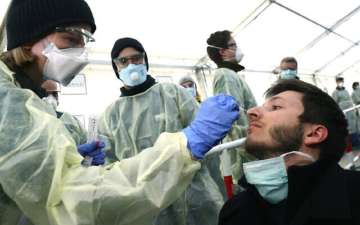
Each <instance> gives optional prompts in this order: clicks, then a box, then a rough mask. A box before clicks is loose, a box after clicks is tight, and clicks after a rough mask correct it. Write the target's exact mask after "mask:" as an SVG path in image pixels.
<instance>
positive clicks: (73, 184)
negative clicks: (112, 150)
mask: <svg viewBox="0 0 360 225" xmlns="http://www.w3.org/2000/svg"><path fill="white" fill-rule="evenodd" d="M1 73H3V71H1V70H0V96H1V104H0V130H1V132H0V139H1V142H0V185H1V187H2V189H3V192H4V193H5V195H7V196H8V197H9V199H10V200H11V201H13V202H15V203H16V205H17V207H18V208H19V209H20V210H21V211H22V213H23V214H24V215H25V216H26V217H27V218H28V219H30V220H31V221H32V223H34V224H36V225H48V224H52V225H57V224H59V225H60V224H67V225H72V224H74V225H75V224H76V225H80V224H87V225H89V224H140V225H141V224H147V223H148V222H149V221H151V218H152V217H154V216H155V215H156V214H157V213H158V212H159V210H160V209H161V208H165V207H167V206H168V205H170V204H171V203H172V201H174V200H175V199H177V198H178V197H179V195H180V194H181V193H182V192H183V191H184V190H185V189H186V187H187V185H188V184H189V183H190V182H191V180H192V177H193V175H194V173H195V172H196V171H197V170H198V169H199V168H200V164H199V162H196V161H193V160H192V159H191V157H190V154H189V152H188V149H187V148H186V142H187V140H186V138H185V136H184V135H183V134H182V133H174V134H170V133H164V134H162V135H161V136H160V137H159V138H158V140H157V142H156V143H155V145H154V146H153V147H152V148H149V149H146V150H144V151H143V152H142V153H140V154H138V155H137V156H135V157H132V158H129V159H125V160H122V161H121V162H116V163H114V164H110V165H109V166H107V167H88V168H84V167H82V166H81V165H80V162H81V160H82V158H81V156H80V155H79V154H78V153H77V150H76V145H75V142H74V140H73V139H72V138H71V136H70V134H69V132H67V131H66V128H65V127H64V125H63V123H62V122H61V121H60V120H58V119H57V118H56V117H55V116H53V114H51V113H49V112H47V111H46V110H47V108H48V107H46V106H45V105H44V104H45V103H43V102H42V101H41V100H40V99H39V98H38V97H37V96H36V95H34V94H33V93H32V92H31V91H29V90H24V89H20V88H18V87H16V86H15V85H14V84H13V83H12V82H11V81H10V79H9V77H7V78H6V77H5V75H4V74H1ZM4 77H5V78H4ZM0 190H1V189H0ZM11 205H12V206H13V205H14V204H11ZM5 216H6V215H5Z"/></svg>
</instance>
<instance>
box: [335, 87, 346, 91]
mask: <svg viewBox="0 0 360 225" xmlns="http://www.w3.org/2000/svg"><path fill="white" fill-rule="evenodd" d="M336 90H338V91H342V90H345V87H336Z"/></svg>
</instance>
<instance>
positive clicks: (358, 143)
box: [350, 132, 360, 148]
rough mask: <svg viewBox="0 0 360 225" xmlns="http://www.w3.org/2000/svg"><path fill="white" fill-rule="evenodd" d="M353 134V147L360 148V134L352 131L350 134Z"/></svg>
mask: <svg viewBox="0 0 360 225" xmlns="http://www.w3.org/2000/svg"><path fill="white" fill-rule="evenodd" d="M350 136H351V145H352V147H353V148H358V147H360V136H359V134H358V133H357V132H356V133H352V134H350Z"/></svg>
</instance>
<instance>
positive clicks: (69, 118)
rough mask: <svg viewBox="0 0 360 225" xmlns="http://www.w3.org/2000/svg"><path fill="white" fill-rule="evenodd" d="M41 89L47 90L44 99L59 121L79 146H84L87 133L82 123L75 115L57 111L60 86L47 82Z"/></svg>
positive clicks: (53, 82) (54, 82)
mask: <svg viewBox="0 0 360 225" xmlns="http://www.w3.org/2000/svg"><path fill="white" fill-rule="evenodd" d="M41 87H42V88H43V89H44V90H45V93H46V97H44V98H42V99H43V100H44V101H45V102H46V103H47V104H48V105H49V106H51V107H52V108H53V109H54V110H55V112H56V116H57V118H58V119H60V120H61V121H62V122H63V123H64V125H65V127H66V129H67V130H68V131H69V132H70V134H71V136H72V137H73V139H74V140H75V143H76V144H77V145H80V144H84V143H86V141H87V132H86V130H85V129H84V127H83V126H82V125H81V123H80V121H79V120H78V119H77V118H76V117H75V116H73V115H71V114H70V113H67V112H60V111H58V110H57V107H58V105H59V93H60V88H59V84H58V83H57V82H56V81H53V80H46V81H44V82H43V83H42V85H41Z"/></svg>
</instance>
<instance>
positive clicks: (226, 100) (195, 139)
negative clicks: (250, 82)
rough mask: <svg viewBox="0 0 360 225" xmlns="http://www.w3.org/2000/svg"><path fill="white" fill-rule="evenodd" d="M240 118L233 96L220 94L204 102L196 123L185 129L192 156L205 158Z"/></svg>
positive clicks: (195, 120)
mask: <svg viewBox="0 0 360 225" xmlns="http://www.w3.org/2000/svg"><path fill="white" fill-rule="evenodd" d="M238 118H239V106H238V104H237V103H236V100H235V99H234V98H233V97H232V96H228V95H224V94H220V95H216V96H213V97H210V98H208V99H207V100H205V101H204V102H202V104H201V105H200V109H199V111H198V112H197V114H196V117H195V119H194V121H193V122H191V124H190V125H189V126H188V127H186V128H185V129H183V132H184V133H185V136H186V137H187V140H188V143H187V147H188V149H190V151H191V153H192V155H193V156H194V157H195V158H197V159H202V158H204V155H205V154H206V153H207V152H208V151H209V150H210V149H211V148H212V147H214V146H215V145H216V144H218V143H219V142H220V141H221V140H222V139H223V138H224V137H225V135H226V134H227V133H228V131H229V130H230V128H231V126H232V124H233V122H234V121H235V120H237V119H238Z"/></svg>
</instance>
